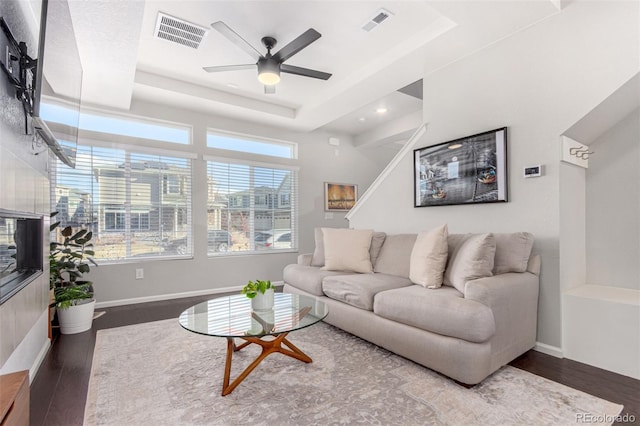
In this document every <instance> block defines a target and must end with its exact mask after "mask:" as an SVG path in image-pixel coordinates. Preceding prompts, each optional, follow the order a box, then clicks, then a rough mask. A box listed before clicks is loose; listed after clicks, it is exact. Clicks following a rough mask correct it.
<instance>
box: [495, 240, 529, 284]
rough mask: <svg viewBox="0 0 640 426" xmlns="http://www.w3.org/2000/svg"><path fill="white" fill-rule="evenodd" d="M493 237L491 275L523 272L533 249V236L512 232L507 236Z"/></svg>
mask: <svg viewBox="0 0 640 426" xmlns="http://www.w3.org/2000/svg"><path fill="white" fill-rule="evenodd" d="M493 236H494V237H495V239H496V256H495V261H494V264H493V273H494V274H504V273H507V272H525V271H526V270H527V264H528V263H529V257H530V256H531V248H532V247H533V239H534V238H533V234H530V233H528V232H513V233H509V234H493Z"/></svg>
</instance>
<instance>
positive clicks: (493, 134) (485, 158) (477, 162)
mask: <svg viewBox="0 0 640 426" xmlns="http://www.w3.org/2000/svg"><path fill="white" fill-rule="evenodd" d="M413 160H414V194H415V195H414V207H428V206H444V205H453V204H476V203H494V202H505V201H507V128H506V127H503V128H501V129H496V130H491V131H488V132H484V133H479V134H477V135H472V136H467V137H464V138H460V139H456V140H452V141H448V142H443V143H440V144H437V145H433V146H429V147H425V148H420V149H416V150H414V151H413Z"/></svg>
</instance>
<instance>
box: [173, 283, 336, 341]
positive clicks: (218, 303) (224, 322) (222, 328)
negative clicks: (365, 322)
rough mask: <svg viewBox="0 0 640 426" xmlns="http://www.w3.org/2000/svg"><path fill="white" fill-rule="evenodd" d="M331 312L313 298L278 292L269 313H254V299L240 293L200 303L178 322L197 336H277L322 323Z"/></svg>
mask: <svg viewBox="0 0 640 426" xmlns="http://www.w3.org/2000/svg"><path fill="white" fill-rule="evenodd" d="M328 313H329V309H328V307H327V305H325V304H324V303H323V302H321V301H319V300H316V299H315V298H313V297H309V296H302V295H298V294H289V293H275V294H274V307H273V310H269V311H252V310H251V299H248V298H247V297H246V296H244V295H241V294H238V295H234V296H227V297H220V298H217V299H211V300H207V301H206V302H202V303H199V304H197V305H195V306H192V307H190V308H188V309H187V310H185V311H184V312H182V314H180V317H179V318H178V322H179V323H180V325H181V326H182V327H184V328H185V329H187V330H189V331H192V332H194V333H199V334H205V335H208V336H218V337H245V336H265V335H277V334H281V333H286V332H289V331H294V330H299V329H301V328H305V327H308V326H310V325H313V324H315V323H317V322H319V321H322V319H324V318H325V317H326V316H327V314H328Z"/></svg>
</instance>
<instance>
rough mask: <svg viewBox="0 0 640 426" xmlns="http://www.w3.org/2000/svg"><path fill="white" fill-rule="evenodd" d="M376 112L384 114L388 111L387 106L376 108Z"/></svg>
mask: <svg viewBox="0 0 640 426" xmlns="http://www.w3.org/2000/svg"><path fill="white" fill-rule="evenodd" d="M376 112H377V113H378V114H384V113H385V112H387V109H386V108H385V107H380V108H378V109H377V110H376Z"/></svg>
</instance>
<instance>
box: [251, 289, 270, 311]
mask: <svg viewBox="0 0 640 426" xmlns="http://www.w3.org/2000/svg"><path fill="white" fill-rule="evenodd" d="M251 309H253V310H254V311H269V310H271V309H273V289H272V288H270V289H267V291H265V292H264V294H262V293H260V292H258V294H257V295H256V297H254V298H253V299H251Z"/></svg>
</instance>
